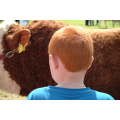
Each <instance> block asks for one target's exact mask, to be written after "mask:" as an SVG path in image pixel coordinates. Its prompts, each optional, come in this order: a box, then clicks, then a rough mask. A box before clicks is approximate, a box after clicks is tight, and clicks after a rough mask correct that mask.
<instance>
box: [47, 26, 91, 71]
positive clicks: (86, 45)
mask: <svg viewBox="0 0 120 120" xmlns="http://www.w3.org/2000/svg"><path fill="white" fill-rule="evenodd" d="M48 53H49V54H51V55H55V56H57V57H58V58H59V59H60V61H61V62H62V64H63V66H64V67H65V69H66V70H67V71H69V72H79V71H81V70H87V69H88V67H89V66H90V64H91V62H92V56H93V42H92V39H91V37H90V35H89V34H88V33H87V32H86V31H85V30H84V29H83V28H81V27H77V26H67V27H64V28H61V29H59V30H58V31H57V32H55V33H54V35H53V36H52V38H51V40H50V43H49V46H48Z"/></svg>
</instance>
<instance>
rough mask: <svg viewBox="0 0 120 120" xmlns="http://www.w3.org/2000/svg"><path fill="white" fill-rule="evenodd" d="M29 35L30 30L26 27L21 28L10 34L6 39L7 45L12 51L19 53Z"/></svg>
mask: <svg viewBox="0 0 120 120" xmlns="http://www.w3.org/2000/svg"><path fill="white" fill-rule="evenodd" d="M29 37H30V31H29V30H28V29H22V30H19V31H18V32H16V33H15V34H13V35H12V36H10V39H8V45H9V47H10V49H11V50H12V51H13V52H18V53H21V52H22V51H24V50H25V47H26V45H27V43H28V40H29Z"/></svg>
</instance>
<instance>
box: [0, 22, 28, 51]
mask: <svg viewBox="0 0 120 120" xmlns="http://www.w3.org/2000/svg"><path fill="white" fill-rule="evenodd" d="M29 37H30V31H29V30H28V29H24V27H22V26H20V25H19V24H17V23H15V22H14V21H4V22H3V23H2V24H0V44H1V45H2V48H1V49H2V50H0V53H1V52H2V53H3V52H9V51H13V52H17V53H21V52H22V51H24V50H25V47H26V45H27V43H28V40H29Z"/></svg>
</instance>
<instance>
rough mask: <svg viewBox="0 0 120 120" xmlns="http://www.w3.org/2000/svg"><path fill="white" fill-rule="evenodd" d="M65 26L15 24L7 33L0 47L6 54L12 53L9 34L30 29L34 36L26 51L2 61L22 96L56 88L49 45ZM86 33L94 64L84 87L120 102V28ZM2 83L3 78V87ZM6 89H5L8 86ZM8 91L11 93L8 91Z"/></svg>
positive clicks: (59, 24) (35, 23)
mask: <svg viewBox="0 0 120 120" xmlns="http://www.w3.org/2000/svg"><path fill="white" fill-rule="evenodd" d="M64 26H66V25H64V24H62V23H59V22H55V21H34V22H32V23H30V24H28V25H26V26H24V27H21V26H20V25H18V24H17V25H15V24H12V25H11V26H10V28H9V30H8V32H7V31H6V32H4V33H5V34H4V35H3V37H1V40H2V41H1V42H2V47H1V48H0V49H3V50H2V51H3V53H6V52H8V51H10V50H11V47H10V46H9V41H8V40H7V38H8V36H9V35H14V34H16V33H17V32H19V31H20V30H21V29H28V30H29V31H30V33H31V37H30V38H29V41H28V45H27V46H26V51H23V52H22V53H18V52H17V50H16V49H15V51H16V52H15V55H14V56H13V57H12V58H9V59H8V58H6V59H4V60H3V68H4V72H5V71H8V73H9V75H10V78H11V79H12V81H14V82H15V83H16V84H17V85H19V86H18V88H19V89H20V87H21V89H20V93H19V92H17V93H19V94H21V95H28V94H29V93H30V92H31V91H32V90H33V89H35V88H38V87H43V86H48V85H56V83H55V82H54V81H53V80H52V77H51V73H50V69H49V61H48V43H49V41H50V39H51V36H52V35H53V33H54V32H55V31H56V30H58V29H60V28H62V27H64ZM87 31H88V32H89V34H90V35H91V37H92V39H93V41H94V62H93V64H92V66H91V68H90V69H89V70H88V72H87V74H86V77H85V85H86V86H87V87H90V88H92V89H95V90H98V91H102V92H106V93H109V94H110V95H112V96H113V97H114V98H115V99H120V82H119V79H120V74H119V71H120V53H119V51H120V47H119V46H120V28H114V29H108V30H87ZM10 38H11V39H12V38H13V37H10ZM11 39H10V40H11ZM2 51H1V52H2ZM0 70H1V68H0ZM1 76H2V75H1ZM8 78H9V77H8ZM10 78H9V79H10ZM3 81H4V76H2V82H3ZM2 82H1V79H0V84H1V83H2ZM5 83H6V82H5ZM6 84H7V83H6ZM12 86H14V85H12ZM3 88H6V85H5V84H4V85H3ZM3 88H1V89H3ZM5 90H6V89H5ZM7 91H9V92H11V91H10V90H9V89H7ZM14 92H15V91H14Z"/></svg>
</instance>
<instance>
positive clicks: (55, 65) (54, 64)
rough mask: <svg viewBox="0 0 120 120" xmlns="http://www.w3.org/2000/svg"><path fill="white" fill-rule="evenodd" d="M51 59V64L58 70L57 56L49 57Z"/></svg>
mask: <svg viewBox="0 0 120 120" xmlns="http://www.w3.org/2000/svg"><path fill="white" fill-rule="evenodd" d="M49 57H50V58H49V59H50V60H51V63H52V65H53V68H54V69H57V68H58V59H57V57H56V56H55V55H49Z"/></svg>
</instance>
